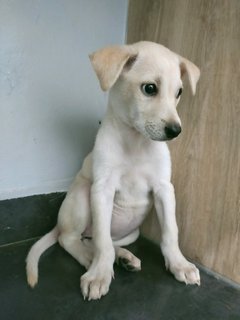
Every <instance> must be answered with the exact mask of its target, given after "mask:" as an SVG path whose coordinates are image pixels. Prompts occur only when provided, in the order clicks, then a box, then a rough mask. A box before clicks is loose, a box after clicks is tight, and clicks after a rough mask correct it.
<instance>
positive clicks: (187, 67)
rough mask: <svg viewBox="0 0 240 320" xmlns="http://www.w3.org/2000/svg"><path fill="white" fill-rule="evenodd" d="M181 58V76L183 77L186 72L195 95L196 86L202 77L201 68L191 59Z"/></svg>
mask: <svg viewBox="0 0 240 320" xmlns="http://www.w3.org/2000/svg"><path fill="white" fill-rule="evenodd" d="M179 58H180V70H181V77H183V76H184V75H185V74H187V76H188V80H189V83H190V87H191V90H192V94H193V95H195V93H196V86H197V83H198V80H199V77H200V70H199V69H198V67H197V66H196V65H195V64H194V63H192V62H191V61H189V60H187V59H185V58H183V57H179Z"/></svg>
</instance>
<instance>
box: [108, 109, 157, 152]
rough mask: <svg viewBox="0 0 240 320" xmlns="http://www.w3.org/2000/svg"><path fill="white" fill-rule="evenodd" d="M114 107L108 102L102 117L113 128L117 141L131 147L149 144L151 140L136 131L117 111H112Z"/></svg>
mask: <svg viewBox="0 0 240 320" xmlns="http://www.w3.org/2000/svg"><path fill="white" fill-rule="evenodd" d="M114 111H115V110H114V108H113V107H112V105H111V104H110V103H109V104H108V109H107V113H106V115H105V118H104V122H105V123H108V125H110V126H111V127H112V128H113V129H114V130H113V131H114V133H115V134H116V138H117V139H118V143H120V144H121V145H122V146H125V147H127V148H128V147H129V148H131V149H133V148H134V147H137V148H139V147H140V146H143V145H148V146H149V145H150V144H151V143H152V141H151V140H150V139H147V138H146V137H144V136H143V135H142V134H141V133H140V132H138V131H137V130H136V129H135V128H134V127H133V126H132V125H131V124H130V121H127V119H125V118H124V119H123V118H122V117H120V116H119V114H118V113H116V112H114Z"/></svg>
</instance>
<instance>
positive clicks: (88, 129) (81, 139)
mask: <svg viewBox="0 0 240 320" xmlns="http://www.w3.org/2000/svg"><path fill="white" fill-rule="evenodd" d="M126 16H127V0H88V1H87V0H21V1H20V0H11V1H1V2H0V23H1V31H0V73H1V74H0V199H6V198H15V197H20V196H25V195H32V194H37V193H48V192H53V191H60V190H66V189H67V188H68V186H69V183H70V182H71V180H72V178H73V177H74V176H75V174H76V172H77V171H78V169H79V168H80V166H81V163H82V160H83V158H84V156H85V155H86V153H87V152H88V151H89V150H90V149H91V148H92V145H93V142H94V137H95V134H96V130H97V128H98V126H99V125H98V121H99V120H100V119H101V118H102V116H103V114H104V110H105V106H106V99H107V96H106V94H103V93H102V92H101V90H100V88H99V85H98V83H97V80H96V77H95V75H94V72H93V71H92V68H91V65H90V62H89V59H88V54H89V53H90V52H92V51H94V50H96V49H98V48H101V47H103V46H105V45H108V44H117V43H123V42H124V40H125V28H126Z"/></svg>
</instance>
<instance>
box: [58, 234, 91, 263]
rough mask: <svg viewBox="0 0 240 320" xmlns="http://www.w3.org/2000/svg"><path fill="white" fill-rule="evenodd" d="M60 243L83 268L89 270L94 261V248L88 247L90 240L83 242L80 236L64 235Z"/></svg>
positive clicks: (61, 236)
mask: <svg viewBox="0 0 240 320" xmlns="http://www.w3.org/2000/svg"><path fill="white" fill-rule="evenodd" d="M58 241H59V243H60V245H61V246H62V247H63V248H64V249H65V250H66V251H67V252H68V253H70V254H71V255H72V256H73V257H74V258H75V259H76V260H77V261H78V262H79V263H80V264H81V265H82V266H84V267H85V268H86V269H88V268H89V266H90V264H91V262H92V259H93V250H92V246H91V245H88V243H87V241H88V240H81V239H80V238H79V236H78V234H69V233H62V234H61V235H60V236H59V238H58Z"/></svg>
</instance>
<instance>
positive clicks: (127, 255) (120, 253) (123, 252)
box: [115, 247, 141, 271]
mask: <svg viewBox="0 0 240 320" xmlns="http://www.w3.org/2000/svg"><path fill="white" fill-rule="evenodd" d="M115 254H116V258H115V262H116V263H117V264H118V265H120V266H122V267H123V268H124V269H126V270H127V271H140V270H141V260H140V259H138V258H137V257H136V256H135V255H134V254H132V253H131V252H130V251H129V250H127V249H125V248H120V247H115Z"/></svg>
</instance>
